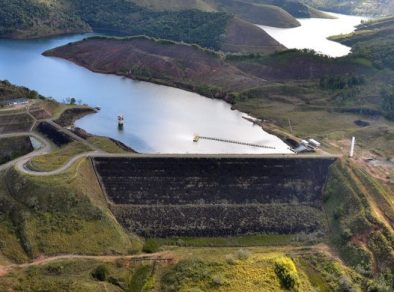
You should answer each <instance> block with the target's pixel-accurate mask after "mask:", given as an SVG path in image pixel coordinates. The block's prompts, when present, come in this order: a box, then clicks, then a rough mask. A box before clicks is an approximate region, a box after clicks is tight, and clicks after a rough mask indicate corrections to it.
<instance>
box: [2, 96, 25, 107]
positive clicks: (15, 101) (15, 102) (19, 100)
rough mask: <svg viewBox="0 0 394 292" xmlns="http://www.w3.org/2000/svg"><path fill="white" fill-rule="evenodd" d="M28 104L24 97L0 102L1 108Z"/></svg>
mask: <svg viewBox="0 0 394 292" xmlns="http://www.w3.org/2000/svg"><path fill="white" fill-rule="evenodd" d="M28 103H29V100H28V99H27V98H25V97H19V98H13V99H6V100H0V105H2V106H11V105H23V104H28Z"/></svg>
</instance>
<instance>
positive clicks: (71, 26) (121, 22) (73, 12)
mask: <svg viewBox="0 0 394 292" xmlns="http://www.w3.org/2000/svg"><path fill="white" fill-rule="evenodd" d="M2 2H3V3H2V9H1V10H0V36H5V37H7V36H8V37H12V36H13V35H17V34H19V36H22V37H24V36H28V37H40V36H45V35H51V34H58V33H66V32H82V31H90V30H91V29H93V30H95V31H98V32H107V33H112V34H118V35H139V34H145V35H149V36H152V37H158V38H166V39H172V40H176V41H184V42H188V43H196V44H199V45H201V46H203V47H207V48H213V49H218V48H219V43H220V38H221V36H222V34H223V33H224V31H225V28H226V25H227V22H228V21H229V19H231V16H230V15H227V14H224V13H209V12H203V11H198V10H185V11H172V12H170V11H161V12H160V11H153V10H149V9H147V8H143V7H140V6H137V5H136V4H134V3H132V2H130V1H126V0H99V1H93V0H83V1H77V0H67V1H65V2H58V1H54V2H51V3H50V4H48V3H44V2H36V1H31V0H12V1H2ZM63 3H64V4H63Z"/></svg>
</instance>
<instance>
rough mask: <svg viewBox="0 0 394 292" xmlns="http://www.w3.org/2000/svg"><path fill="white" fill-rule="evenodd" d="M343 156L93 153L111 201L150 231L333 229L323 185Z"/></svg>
mask: <svg viewBox="0 0 394 292" xmlns="http://www.w3.org/2000/svg"><path fill="white" fill-rule="evenodd" d="M336 159H337V157H335V156H318V155H297V156H295V155H146V154H136V155H132V156H128V157H122V156H118V157H100V156H97V157H92V163H93V166H94V169H95V172H96V174H97V177H98V179H99V182H100V184H101V186H102V189H103V191H104V193H105V195H106V199H107V201H108V203H109V205H110V208H111V210H112V212H113V214H114V215H115V217H116V218H117V220H118V221H119V223H120V224H122V225H123V226H124V227H125V228H126V229H127V230H128V231H130V232H133V233H136V234H138V235H141V236H145V237H168V236H231V235H241V234H254V233H281V234H290V233H298V232H305V233H310V232H316V231H323V232H324V230H325V224H326V223H325V221H324V218H325V216H324V212H323V209H322V192H323V187H324V185H325V181H326V178H327V176H328V172H329V167H330V165H331V164H332V163H334V161H335V160H336Z"/></svg>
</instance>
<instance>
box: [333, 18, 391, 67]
mask: <svg viewBox="0 0 394 292" xmlns="http://www.w3.org/2000/svg"><path fill="white" fill-rule="evenodd" d="M333 39H334V40H336V41H339V42H341V43H343V44H346V45H348V46H351V47H352V51H353V55H356V56H360V57H363V58H365V59H366V60H369V61H370V62H372V64H373V65H374V66H375V67H377V68H379V69H381V68H390V69H392V70H393V69H394V17H385V18H381V19H378V20H374V21H369V22H366V23H364V24H361V25H360V26H358V28H357V30H356V31H355V32H354V33H352V34H349V35H342V36H337V37H335V38H333Z"/></svg>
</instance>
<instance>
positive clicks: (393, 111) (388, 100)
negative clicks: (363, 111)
mask: <svg viewBox="0 0 394 292" xmlns="http://www.w3.org/2000/svg"><path fill="white" fill-rule="evenodd" d="M380 94H381V96H382V98H383V103H382V109H383V110H384V111H385V112H386V118H388V119H390V120H394V88H393V87H389V88H384V89H382V91H381V93H380Z"/></svg>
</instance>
